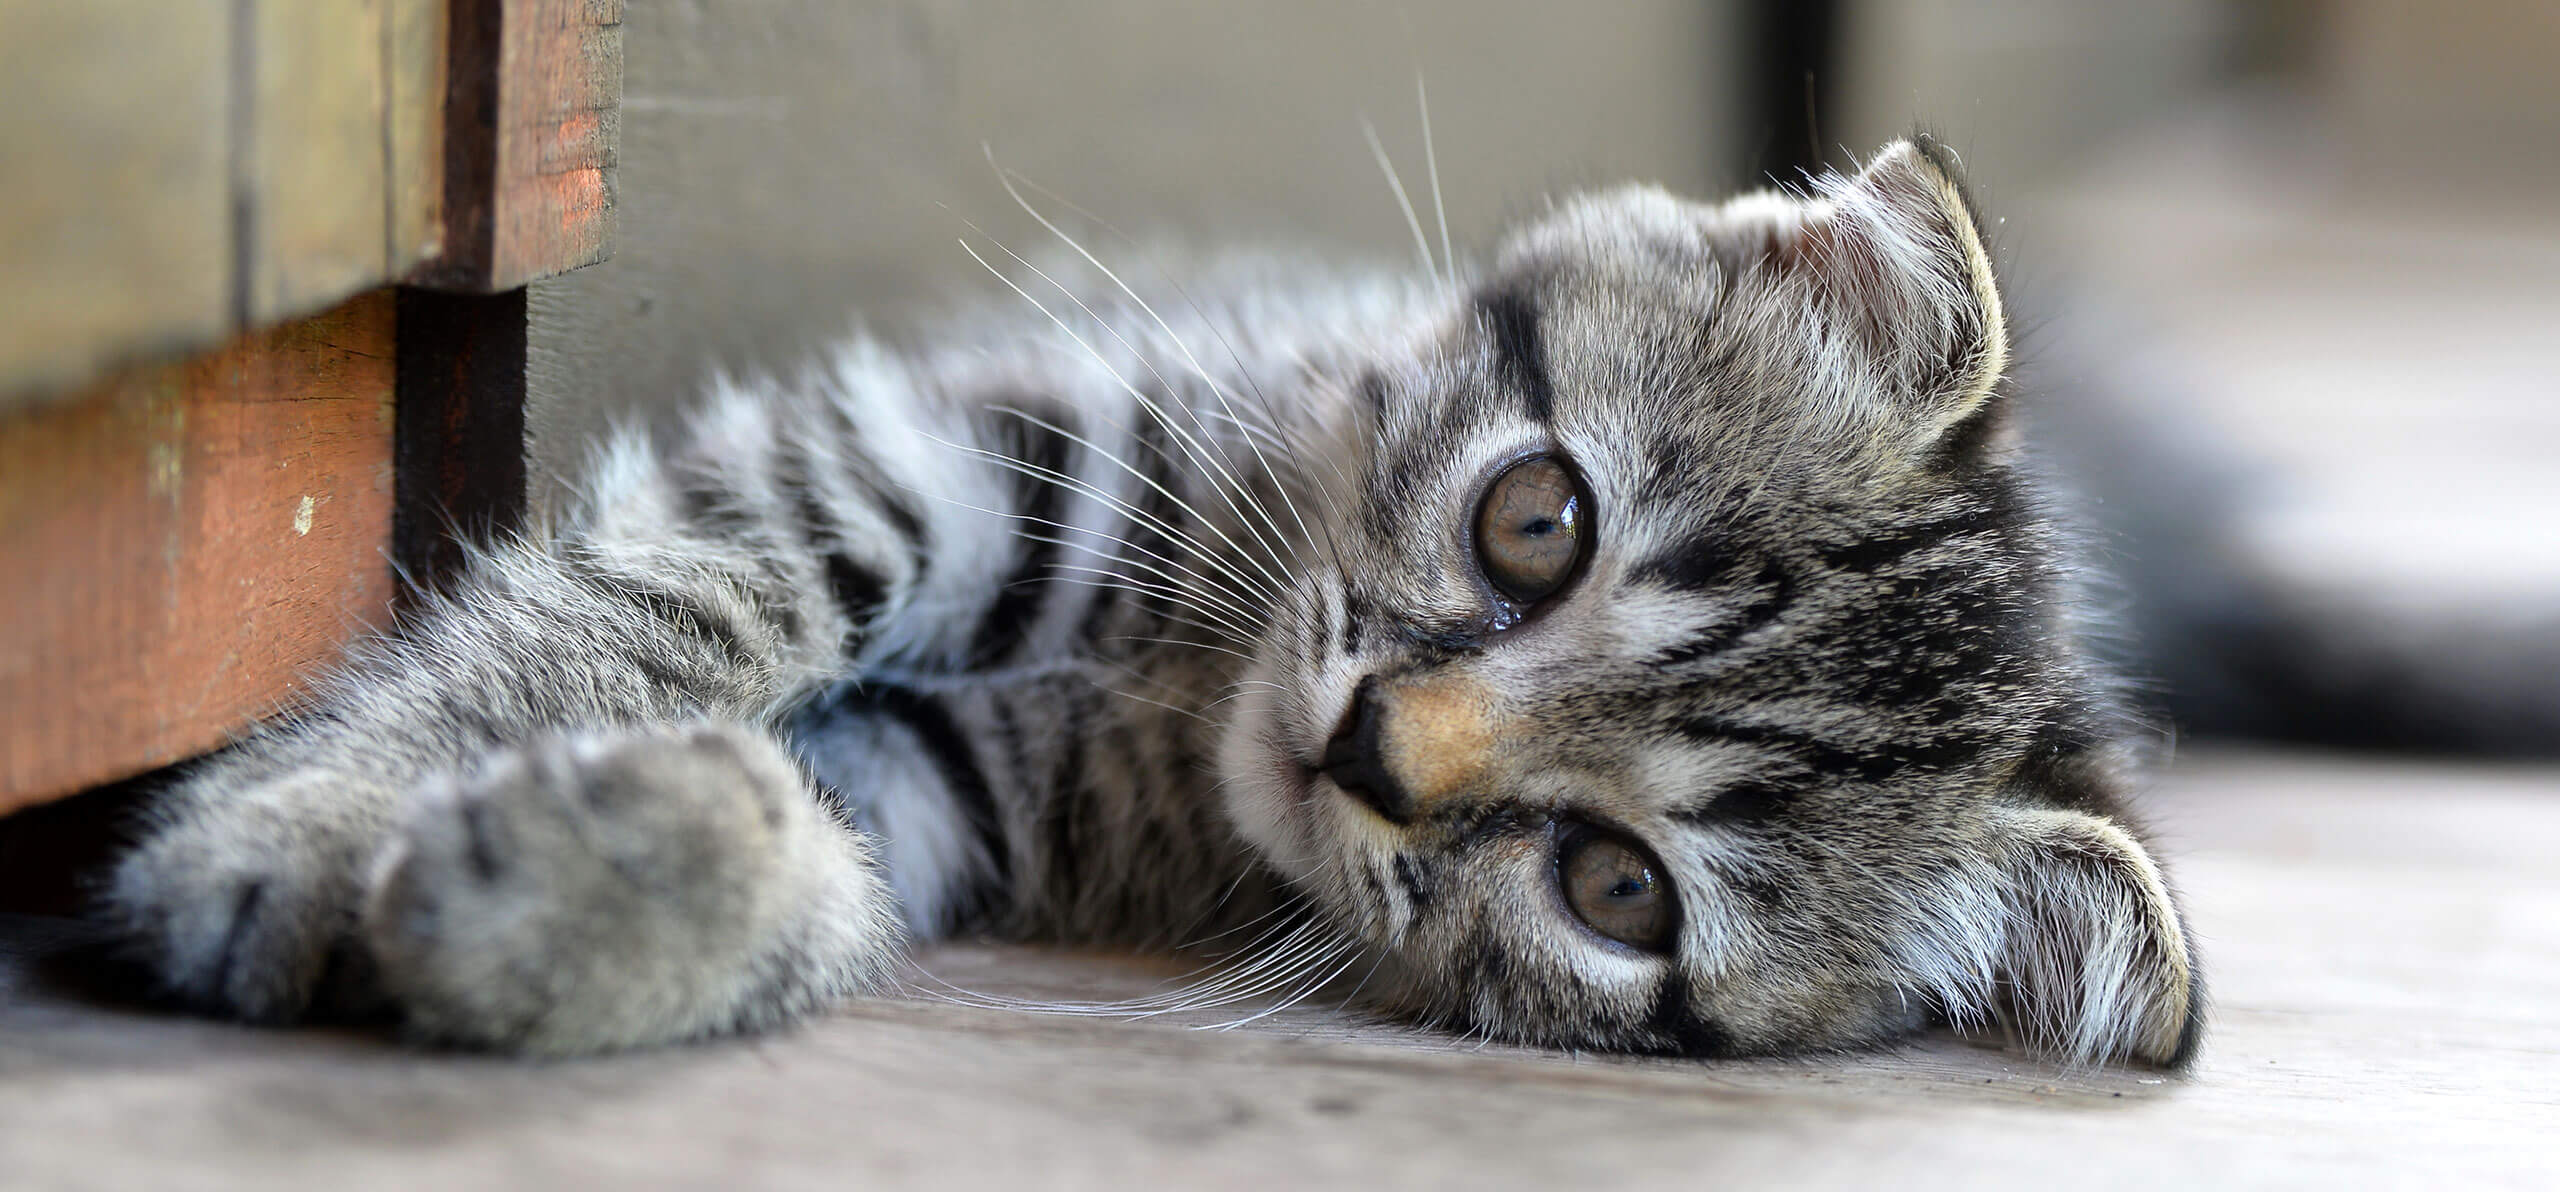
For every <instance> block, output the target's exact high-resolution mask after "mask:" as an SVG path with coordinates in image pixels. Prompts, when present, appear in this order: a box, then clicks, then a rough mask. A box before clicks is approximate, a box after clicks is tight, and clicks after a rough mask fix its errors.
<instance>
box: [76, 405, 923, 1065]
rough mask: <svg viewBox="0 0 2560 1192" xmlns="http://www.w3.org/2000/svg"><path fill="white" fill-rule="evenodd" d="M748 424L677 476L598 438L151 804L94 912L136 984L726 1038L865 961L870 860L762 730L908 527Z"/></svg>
mask: <svg viewBox="0 0 2560 1192" xmlns="http://www.w3.org/2000/svg"><path fill="white" fill-rule="evenodd" d="M762 417H763V413H762V411H760V410H759V409H758V408H756V407H753V406H750V405H747V404H745V403H742V402H738V403H731V404H730V405H728V406H727V407H724V408H723V411H722V420H720V421H709V420H706V425H705V426H704V428H702V431H701V438H702V440H703V443H704V447H703V448H701V449H698V450H696V451H695V452H693V453H691V454H689V455H688V456H684V457H679V458H678V459H677V460H675V461H674V462H671V463H669V462H661V461H660V460H659V459H658V458H657V457H655V456H654V455H653V454H651V453H649V452H648V451H646V450H645V449H643V448H640V447H638V446H636V445H634V444H630V443H626V444H625V445H624V450H622V451H621V452H620V453H619V454H617V455H615V456H614V457H612V458H609V459H608V460H607V461H606V464H605V466H604V467H603V468H602V469H601V475H602V478H601V479H600V480H599V481H598V482H597V484H596V487H595V489H594V490H593V494H592V498H591V505H592V509H591V510H590V511H589V512H588V513H586V514H584V515H582V517H581V519H579V520H576V521H573V522H572V524H571V525H570V526H569V527H568V528H566V529H563V530H559V531H555V532H548V533H546V534H544V535H542V536H539V537H535V538H532V539H529V540H525V541H520V542H515V543H512V544H507V545H503V546H500V547H497V548H494V549H492V550H489V551H487V552H484V553H483V554H481V555H480V556H478V557H477V558H476V559H475V560H474V562H473V564H472V565H471V567H470V568H469V569H468V570H467V572H466V573H465V574H464V575H463V576H462V577H461V578H460V580H459V581H458V584H457V588H456V590H455V591H454V592H453V593H452V594H450V595H448V596H444V597H440V598H437V599H434V600H431V601H430V602H429V605H428V607H427V609H426V611H425V612H424V613H423V614H422V615H420V616H419V617H417V618H415V619H414V620H413V622H412V624H411V625H410V626H409V627H408V629H407V630H406V631H405V632H404V633H403V634H401V635H400V636H398V637H396V638H392V639H386V640H382V641H376V642H372V643H368V644H366V645H363V646H360V647H358V649H357V650H356V652H355V654H354V656H353V657H352V658H351V659H350V661H349V662H348V664H347V665H346V666H344V667H342V668H341V669H340V670H339V671H338V672H337V673H336V675H335V676H334V677H331V678H329V679H327V680H325V681H324V682H323V684H322V685H321V691H320V695H319V698H318V699H317V700H316V701H315V703H314V704H313V706H312V708H311V710H310V711H308V712H306V713H304V714H302V715H300V716H297V717H293V718H288V719H286V720H283V721H280V722H277V723H275V724H271V725H268V726H266V727H265V728H262V729H261V730H260V731H259V732H258V733H257V734H256V735H255V736H253V737H251V738H250V739H248V740H247V741H245V742H243V743H241V744H240V745H238V746H235V747H234V748H233V749H232V750H230V751H227V752H226V753H225V754H223V755H221V756H219V757H217V758H215V759H213V760H212V761H211V762H209V763H207V764H205V765H204V766H202V767H201V768H200V769H199V770H198V771H197V772H196V773H194V774H193V775H191V776H189V777H188V778H186V779H185V780H184V781H182V782H181V783H179V784H178V785H177V786H176V788H175V789H172V790H170V791H168V792H166V793H165V794H164V795H163V797H162V798H161V799H159V800H158V802H157V803H156V804H155V806H154V807H153V808H152V822H151V823H150V824H149V825H148V828H147V831H146V832H145V833H144V836H143V839H142V841H141V842H140V844H139V845H138V846H137V847H136V848H135V850H134V851H133V852H132V853H131V854H129V855H128V856H127V857H126V858H124V860H123V861H122V862H121V863H120V864H119V866H118V868H117V870H116V872H115V874H114V877H113V879H112V881H111V883H110V886H109V888H108V890H107V892H106V902H107V908H106V909H107V911H108V912H109V914H110V915H111V916H113V918H114V919H115V920H116V921H117V922H118V924H119V925H120V926H121V927H122V928H123V931H124V934H125V937H126V939H127V940H128V941H129V942H130V943H131V945H132V947H133V949H134V950H135V952H136V953H137V954H138V958H139V959H140V960H141V962H142V963H143V964H144V965H145V966H146V967H147V968H148V969H149V970H150V971H151V972H152V973H153V974H154V975H155V976H156V977H157V978H158V979H159V980H160V982H161V983H162V984H163V985H164V986H165V987H166V988H167V989H168V990H169V991H170V992H171V993H173V994H175V995H177V996H179V997H180V998H182V999H184V1000H187V1001H189V1002H192V1003H194V1004H197V1005H199V1006H202V1007H205V1008H208V1009H212V1010H215V1011H217V1012H221V1013H227V1014H232V1015H237V1016H241V1017H247V1018H252V1019H262V1020H283V1019H290V1018H295V1017H299V1016H302V1015H304V1014H305V1013H307V1012H309V1011H311V1010H313V1009H315V1008H329V1007H332V1006H334V1005H338V1004H349V1005H353V1006H371V1005H376V1004H379V1003H380V1002H382V1001H384V1000H387V1001H388V1003H389V1008H390V1009H393V1010H395V1011H397V1012H399V1013H401V1014H403V1015H405V1016H406V1017H407V1018H408V1019H409V1020H410V1021H411V1022H412V1023H413V1024H415V1025H416V1026H417V1027H418V1028H419V1029H421V1030H423V1031H427V1032H430V1033H432V1034H435V1035H437V1036H440V1037H444V1038H451V1039H465V1040H472V1041H475V1042H485V1043H490V1044H497V1045H506V1046H514V1047H521V1048H532V1049H543V1050H566V1049H591V1048H596V1047H604V1046H612V1045H617V1044H623V1043H639V1042H645V1041H650V1040H662V1039H673V1038H680V1037H685V1036H690V1035H696V1034H702V1033H707V1032H714V1031H719V1030H724V1029H730V1028H736V1027H745V1026H752V1025H755V1024H757V1023H760V1022H766V1021H771V1020H774V1019H777V1018H780V1017H784V1016H787V1015H788V1014H789V1013H791V1012H793V1011H795V1010H797V1009H799V1008H802V1007H805V1006H807V1005H810V1004H812V1003H814V1002H816V1001H817V1000H820V999H822V998H824V997H825V996H827V995H829V994H831V993H835V992H840V991H842V990H844V989H846V988H849V987H850V986H852V985H853V984H854V983H856V982H857V981H858V980H859V979H861V978H862V977H863V976H864V975H865V974H868V973H872V972H875V971H877V969H878V968H879V966H880V964H881V961H882V958H883V957H884V956H885V949H886V948H887V947H888V946H889V945H890V944H891V943H892V942H893V940H894V934H893V932H894V928H893V927H892V926H891V924H892V922H893V920H892V919H891V917H890V916H889V914H888V910H889V908H888V907H887V905H886V904H887V902H888V899H889V895H888V894H887V892H886V890H885V887H884V886H883V885H882V884H881V883H880V882H879V880H878V878H877V877H876V875H875V874H874V873H873V871H872V869H871V868H870V867H869V865H868V863H867V861H866V855H867V846H866V845H865V844H864V843H863V842H862V841H861V840H859V839H858V838H857V837H856V836H855V835H854V834H853V833H852V831H851V830H850V829H847V828H844V827H841V826H839V825H838V824H837V823H835V822H834V820H833V816H832V813H831V812H828V811H825V810H823V809H822V808H821V807H820V806H819V805H818V804H817V803H816V802H815V799H814V795H813V793H812V792H811V790H810V788H809V784H808V782H807V781H806V780H805V779H804V778H802V777H801V776H800V775H799V774H798V772H797V771H796V769H795V768H793V767H792V766H791V764H790V763H789V762H788V761H787V760H786V759H785V756H784V754H783V753H782V751H781V748H780V746H779V744H778V743H777V741H776V739H775V738H774V737H773V736H772V735H771V733H770V731H769V730H768V729H767V728H765V727H763V726H765V725H767V724H769V723H770V721H771V718H772V717H773V716H774V715H776V714H777V712H778V711H779V710H780V709H782V708H784V707H786V706H787V705H788V704H789V703H790V702H791V701H792V700H793V699H794V698H796V696H797V695H798V694H799V693H801V692H805V691H808V690H811V689H813V688H814V687H815V686H816V685H818V684H820V683H822V682H825V681H827V680H828V679H829V678H831V677H833V676H834V675H837V674H840V673H841V672H842V670H843V668H844V667H845V665H846V664H847V662H848V660H849V659H851V658H852V657H854V656H855V655H856V653H857V652H858V650H859V647H860V645H861V643H862V642H863V641H865V640H867V635H869V634H870V633H872V632H874V631H875V623H876V622H878V621H881V620H885V619H889V618H893V617H894V616H895V615H896V614H897V611H898V610H899V609H900V608H901V607H903V606H904V605H906V604H907V603H909V602H910V601H911V599H912V594H913V592H914V591H915V589H916V588H917V586H918V584H919V582H920V580H921V573H922V570H923V567H924V559H925V551H924V549H923V544H924V530H923V529H922V528H921V520H922V519H921V518H920V517H919V516H918V514H917V513H916V512H915V511H914V510H912V509H905V508H900V507H897V506H894V505H884V501H886V500H888V499H889V498H883V497H882V496H881V493H883V492H884V491H886V492H894V491H895V490H893V489H890V488H889V487H888V486H886V485H882V484H879V483H876V482H872V483H865V482H863V481H862V480H861V478H860V477H858V476H854V475H852V474H851V472H850V469H851V468H852V466H853V464H854V463H855V462H856V461H854V460H852V459H850V458H849V457H844V456H840V455H830V454H829V453H830V452H833V451H835V450H836V448H835V447H833V446H832V445H831V444H832V443H834V442H838V441H841V440H829V439H826V438H824V437H822V436H820V435H817V434H814V433H811V432H810V431H809V430H808V429H807V428H805V427H800V428H792V429H791V430H790V432H789V433H784V431H785V428H783V427H781V426H778V425H776V424H774V423H772V422H768V421H760V419H761V418H762ZM786 482H787V483H786ZM713 484H726V485H730V486H733V487H732V488H730V489H728V490H726V491H720V490H715V489H712V488H710V487H709V486H711V485H713ZM759 488H760V489H761V491H759ZM786 489H788V490H790V493H789V495H788V496H787V497H786V496H785V495H784V493H783V491H782V490H786ZM616 882H618V883H621V884H619V885H615V884H613V883H616ZM510 933H513V934H510ZM483 941H485V942H487V944H488V946H487V947H486V948H485V949H483V950H479V951H475V950H474V949H473V945H474V944H477V943H480V942H483ZM634 950H637V952H635V951H634ZM639 952H645V953H647V954H645V955H642V954H638V953H639ZM474 966H478V967H474ZM492 966H495V967H492ZM377 968H378V969H379V970H380V971H379V972H377V971H376V970H377ZM621 981H629V982H631V984H628V985H622V986H616V985H615V984H614V983H615V982H621Z"/></svg>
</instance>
